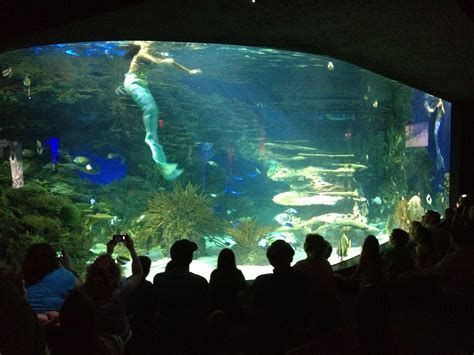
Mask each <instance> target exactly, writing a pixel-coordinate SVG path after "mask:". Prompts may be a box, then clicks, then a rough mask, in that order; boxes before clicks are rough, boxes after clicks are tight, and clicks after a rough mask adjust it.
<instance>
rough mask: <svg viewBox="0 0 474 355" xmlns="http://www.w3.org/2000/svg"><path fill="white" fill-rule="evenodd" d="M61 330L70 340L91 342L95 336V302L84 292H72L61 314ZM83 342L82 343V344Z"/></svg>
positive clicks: (77, 290)
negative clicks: (80, 339) (76, 339)
mask: <svg viewBox="0 0 474 355" xmlns="http://www.w3.org/2000/svg"><path fill="white" fill-rule="evenodd" d="M59 317H60V318H59V319H60V322H61V329H63V330H64V333H65V335H66V336H67V337H68V338H71V337H72V338H78V339H79V338H81V337H83V338H84V339H83V341H82V342H84V341H90V340H91V338H94V334H95V312H94V302H93V301H92V299H91V298H90V297H89V296H87V294H86V293H85V292H83V290H80V289H75V290H72V291H71V293H70V294H69V296H68V297H67V299H66V302H64V304H63V306H62V307H61V311H60V312H59ZM82 342H81V343H82Z"/></svg>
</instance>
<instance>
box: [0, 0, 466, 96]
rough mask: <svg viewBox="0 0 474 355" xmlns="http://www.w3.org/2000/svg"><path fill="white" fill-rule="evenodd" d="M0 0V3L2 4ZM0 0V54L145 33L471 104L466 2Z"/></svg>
mask: <svg viewBox="0 0 474 355" xmlns="http://www.w3.org/2000/svg"><path fill="white" fill-rule="evenodd" d="M2 2H5V1H2ZM53 4H54V3H53V2H47V1H38V2H35V1H31V2H30V1H29V2H26V1H21V0H17V1H10V2H9V3H5V4H2V5H0V11H1V12H0V21H1V25H0V26H1V27H0V29H1V31H0V36H1V37H0V38H1V41H0V51H6V50H10V49H14V48H20V47H28V46H31V45H36V44H48V43H64V42H76V41H92V40H123V39H153V40H172V41H193V42H214V43H218V42H219V43H233V44H246V45H257V46H270V47H276V48H288V49H295V50H302V51H308V52H313V53H316V54H324V55H329V56H332V57H334V58H337V59H341V60H345V61H347V62H350V63H352V64H356V65H359V66H361V67H364V68H366V69H369V70H371V71H373V72H376V73H378V74H382V75H384V76H386V77H389V78H391V79H395V80H397V81H400V82H402V83H405V84H408V85H410V86H413V87H416V88H419V89H422V90H424V91H427V92H430V93H432V94H434V95H437V96H440V97H443V98H446V99H448V100H451V101H454V102H463V103H473V102H474V84H473V78H474V68H473V65H472V63H473V60H472V59H473V57H474V56H473V52H474V22H473V19H472V16H471V13H472V8H473V5H472V2H471V1H469V0H464V1H463V0H458V1H455V0H431V1H417V0H407V1H401V0H394V1H382V0H379V1H369V0H365V1H358V0H342V1H338V0H332V1H329V0H320V1H316V0H312V1H310V0H292V1H290V0H255V3H252V0H246V1H243V0H234V1H231V0H229V1H226V0H213V1H212V0H171V1H170V0H164V1H159V0H155V1H137V0H116V1H114V2H111V1H109V0H107V1H100V0H95V1H91V0H83V1H80V2H79V1H78V2H71V3H68V2H66V1H65V2H62V3H60V5H53Z"/></svg>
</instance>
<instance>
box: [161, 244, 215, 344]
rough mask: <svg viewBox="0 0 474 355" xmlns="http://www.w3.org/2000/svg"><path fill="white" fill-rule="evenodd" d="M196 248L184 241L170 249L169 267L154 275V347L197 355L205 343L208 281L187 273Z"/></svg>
mask: <svg viewBox="0 0 474 355" xmlns="http://www.w3.org/2000/svg"><path fill="white" fill-rule="evenodd" d="M197 248H198V247H197V245H196V243H194V242H191V241H189V240H186V239H181V240H178V241H176V242H175V243H174V244H173V245H172V246H171V249H170V255H171V260H172V267H170V270H169V271H165V272H162V273H159V274H156V275H155V277H154V279H153V288H154V290H155V297H156V305H157V306H156V309H157V313H156V319H155V320H156V324H157V325H156V329H155V331H156V332H157V334H156V335H157V336H156V337H155V339H156V341H157V346H160V347H161V348H163V347H165V348H166V347H168V348H175V349H179V350H182V351H187V350H190V349H193V351H197V349H199V347H200V346H201V345H202V341H203V340H204V336H205V333H204V330H205V325H206V317H207V316H208V314H209V308H210V307H209V303H210V302H209V286H208V283H207V280H206V279H205V278H204V277H202V276H199V275H196V274H194V273H192V272H190V271H189V265H190V264H191V262H192V260H193V253H194V252H195V251H196V250H197Z"/></svg>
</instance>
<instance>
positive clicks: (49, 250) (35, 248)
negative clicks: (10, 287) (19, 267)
mask: <svg viewBox="0 0 474 355" xmlns="http://www.w3.org/2000/svg"><path fill="white" fill-rule="evenodd" d="M58 267H59V262H58V259H57V258H56V252H55V251H54V249H53V247H52V246H51V245H49V244H47V243H38V244H34V245H32V246H31V247H29V248H28V251H27V252H26V255H25V258H24V259H23V278H24V279H25V284H26V287H30V286H31V285H33V284H35V283H37V282H38V281H40V280H41V279H42V278H43V277H44V276H45V275H46V274H48V273H50V272H51V271H54V270H56V269H57V268H58Z"/></svg>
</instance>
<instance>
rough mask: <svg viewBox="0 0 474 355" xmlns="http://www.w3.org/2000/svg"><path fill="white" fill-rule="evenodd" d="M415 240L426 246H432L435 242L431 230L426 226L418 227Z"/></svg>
mask: <svg viewBox="0 0 474 355" xmlns="http://www.w3.org/2000/svg"><path fill="white" fill-rule="evenodd" d="M414 240H415V242H416V243H417V244H423V245H425V246H431V245H432V244H433V236H432V234H431V231H430V230H429V229H428V228H425V227H419V228H417V229H416V231H415V238H414Z"/></svg>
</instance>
